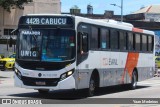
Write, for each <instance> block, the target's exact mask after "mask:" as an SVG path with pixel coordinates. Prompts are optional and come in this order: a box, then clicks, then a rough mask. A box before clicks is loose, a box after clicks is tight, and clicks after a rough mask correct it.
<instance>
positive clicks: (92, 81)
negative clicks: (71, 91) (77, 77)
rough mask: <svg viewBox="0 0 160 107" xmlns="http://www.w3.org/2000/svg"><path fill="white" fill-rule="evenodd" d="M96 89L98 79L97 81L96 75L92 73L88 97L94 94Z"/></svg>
mask: <svg viewBox="0 0 160 107" xmlns="http://www.w3.org/2000/svg"><path fill="white" fill-rule="evenodd" d="M95 89H96V81H95V78H94V76H93V75H92V76H91V78H90V81H89V88H88V97H92V96H94V94H95Z"/></svg>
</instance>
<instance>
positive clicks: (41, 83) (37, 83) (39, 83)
mask: <svg viewBox="0 0 160 107" xmlns="http://www.w3.org/2000/svg"><path fill="white" fill-rule="evenodd" d="M36 85H46V82H36Z"/></svg>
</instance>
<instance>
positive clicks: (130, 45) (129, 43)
mask: <svg viewBox="0 0 160 107" xmlns="http://www.w3.org/2000/svg"><path fill="white" fill-rule="evenodd" d="M127 36H128V50H133V34H132V33H131V32H128V35H127Z"/></svg>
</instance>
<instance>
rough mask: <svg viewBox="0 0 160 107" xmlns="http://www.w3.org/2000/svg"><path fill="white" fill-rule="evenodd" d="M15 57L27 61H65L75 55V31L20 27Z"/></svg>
mask: <svg viewBox="0 0 160 107" xmlns="http://www.w3.org/2000/svg"><path fill="white" fill-rule="evenodd" d="M18 37H19V39H18V40H19V41H18V43H19V45H18V47H17V48H18V50H17V51H18V52H17V53H18V54H17V56H18V57H17V58H18V59H20V60H27V61H29V60H30V61H42V62H65V61H71V60H74V59H75V57H76V39H75V38H76V33H75V30H73V29H66V28H43V29H42V28H37V27H36V28H32V27H30V28H28V29H26V28H20V29H19V36H18Z"/></svg>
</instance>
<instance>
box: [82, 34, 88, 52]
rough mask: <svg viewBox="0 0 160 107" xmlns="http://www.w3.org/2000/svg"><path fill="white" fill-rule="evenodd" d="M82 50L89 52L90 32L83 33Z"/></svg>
mask: <svg viewBox="0 0 160 107" xmlns="http://www.w3.org/2000/svg"><path fill="white" fill-rule="evenodd" d="M82 51H83V52H84V53H87V52H88V34H87V33H83V35H82Z"/></svg>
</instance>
